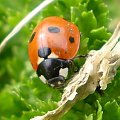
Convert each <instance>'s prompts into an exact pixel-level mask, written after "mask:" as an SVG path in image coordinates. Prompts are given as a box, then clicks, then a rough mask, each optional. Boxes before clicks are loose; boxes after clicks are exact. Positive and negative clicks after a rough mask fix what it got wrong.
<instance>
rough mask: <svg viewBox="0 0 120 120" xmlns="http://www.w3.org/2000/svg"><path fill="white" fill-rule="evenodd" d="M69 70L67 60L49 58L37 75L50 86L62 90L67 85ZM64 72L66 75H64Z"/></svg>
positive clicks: (40, 66) (39, 68) (40, 65)
mask: <svg viewBox="0 0 120 120" xmlns="http://www.w3.org/2000/svg"><path fill="white" fill-rule="evenodd" d="M68 69H69V62H68V61H67V60H61V59H55V58H48V59H45V60H43V61H42V62H41V63H40V64H39V66H38V69H37V75H38V76H39V77H40V78H41V80H44V82H46V83H48V84H49V85H50V86H52V87H56V88H60V87H63V86H64V85H65V77H66V76H67V74H68ZM62 71H64V72H66V73H62ZM65 75H66V76H65Z"/></svg>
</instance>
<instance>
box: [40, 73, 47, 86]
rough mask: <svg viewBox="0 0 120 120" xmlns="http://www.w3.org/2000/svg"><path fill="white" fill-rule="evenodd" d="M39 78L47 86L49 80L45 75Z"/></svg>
mask: <svg viewBox="0 0 120 120" xmlns="http://www.w3.org/2000/svg"><path fill="white" fill-rule="evenodd" d="M39 78H40V79H41V81H42V82H43V83H45V84H46V83H47V80H46V79H45V77H44V76H43V75H41V76H40V77H39Z"/></svg>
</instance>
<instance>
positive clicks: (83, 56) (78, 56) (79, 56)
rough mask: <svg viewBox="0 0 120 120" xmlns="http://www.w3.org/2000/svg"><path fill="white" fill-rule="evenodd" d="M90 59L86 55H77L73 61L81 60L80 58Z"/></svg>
mask: <svg viewBox="0 0 120 120" xmlns="http://www.w3.org/2000/svg"><path fill="white" fill-rule="evenodd" d="M87 57H88V54H86V55H77V56H75V57H74V58H73V59H77V58H78V59H80V58H87Z"/></svg>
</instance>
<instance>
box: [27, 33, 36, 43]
mask: <svg viewBox="0 0 120 120" xmlns="http://www.w3.org/2000/svg"><path fill="white" fill-rule="evenodd" d="M35 34H36V32H34V33H33V34H32V36H31V37H30V40H29V42H32V40H33V38H34V37H35Z"/></svg>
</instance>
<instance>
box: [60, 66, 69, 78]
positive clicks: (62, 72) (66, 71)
mask: <svg viewBox="0 0 120 120" xmlns="http://www.w3.org/2000/svg"><path fill="white" fill-rule="evenodd" d="M59 75H61V76H63V77H67V75H68V68H61V69H60V71H59Z"/></svg>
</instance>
